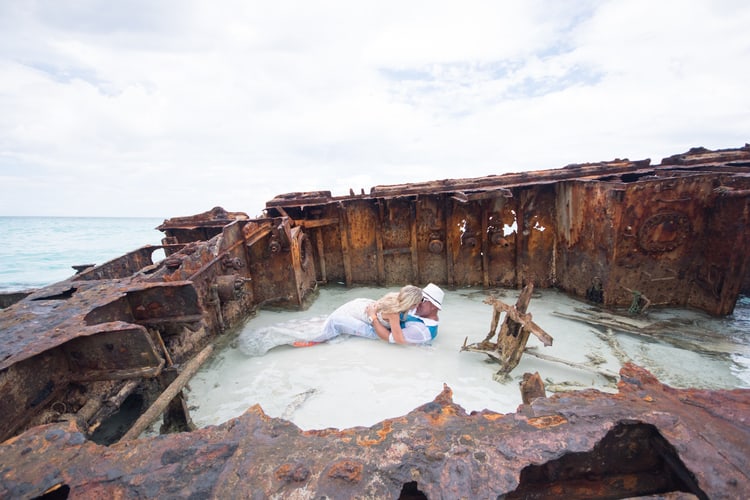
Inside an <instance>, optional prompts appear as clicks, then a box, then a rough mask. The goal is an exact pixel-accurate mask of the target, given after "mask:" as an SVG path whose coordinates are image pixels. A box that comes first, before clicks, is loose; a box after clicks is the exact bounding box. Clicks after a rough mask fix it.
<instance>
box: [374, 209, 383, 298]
mask: <svg viewBox="0 0 750 500" xmlns="http://www.w3.org/2000/svg"><path fill="white" fill-rule="evenodd" d="M384 203H385V200H383V199H379V200H378V201H377V202H376V203H375V205H376V210H377V212H376V215H375V218H376V228H375V245H376V246H377V252H376V254H375V259H376V264H377V267H378V285H381V286H382V285H383V284H385V262H384V261H383V218H384V217H385V207H384V206H383V204H384Z"/></svg>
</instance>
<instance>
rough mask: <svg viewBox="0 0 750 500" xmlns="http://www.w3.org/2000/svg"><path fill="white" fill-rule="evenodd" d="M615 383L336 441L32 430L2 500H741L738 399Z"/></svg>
mask: <svg viewBox="0 0 750 500" xmlns="http://www.w3.org/2000/svg"><path fill="white" fill-rule="evenodd" d="M621 377H622V382H621V383H620V384H619V388H620V392H619V393H618V394H614V395H610V394H604V393H599V392H597V391H593V390H589V391H581V392H576V393H571V394H568V395H565V396H555V397H552V398H549V399H545V398H539V399H536V400H535V401H534V402H533V403H532V404H531V405H522V406H521V407H519V410H518V412H517V413H511V414H506V415H500V414H496V413H492V412H489V411H482V412H474V413H472V414H466V412H465V411H464V410H463V409H462V408H461V407H459V406H457V405H456V404H454V403H453V401H452V395H451V391H450V389H448V388H445V390H444V391H443V393H441V394H440V395H439V396H438V397H437V398H436V399H435V400H434V401H433V402H430V403H427V404H425V405H423V406H421V407H419V408H416V409H415V410H413V411H411V412H410V413H408V414H407V415H405V416H403V417H400V418H395V419H391V420H385V421H383V422H380V423H378V424H376V425H373V426H372V427H369V428H364V427H356V428H351V429H344V430H340V431H339V430H335V429H328V430H320V431H307V432H303V431H301V430H300V429H299V428H297V427H296V426H294V425H293V424H291V423H289V422H287V421H284V420H280V419H274V418H269V417H268V416H266V415H265V414H264V413H263V412H262V410H261V409H260V408H259V407H257V406H255V407H252V408H250V409H248V411H247V412H246V413H245V414H244V415H242V416H241V417H238V418H235V419H232V420H230V421H229V422H227V423H225V424H222V425H219V426H215V427H209V428H205V429H200V430H197V431H194V432H192V433H182V434H172V435H168V436H163V437H158V438H151V439H141V440H136V441H130V442H123V443H120V444H115V445H112V446H110V447H104V446H98V445H95V444H93V443H90V442H88V441H87V440H86V439H85V437H84V436H83V434H81V433H80V432H77V430H76V429H75V427H74V426H73V425H64V424H57V425H50V426H45V427H38V428H35V429H33V430H31V431H29V432H27V433H25V434H23V435H21V436H19V437H17V438H14V439H12V440H10V441H8V442H6V443H5V444H4V445H3V446H2V447H0V463H2V464H4V465H3V467H2V470H1V471H0V496H3V497H14V498H16V497H32V496H34V495H39V494H41V493H43V492H44V491H46V490H48V489H50V488H53V487H55V486H60V487H66V488H69V493H70V496H71V497H76V498H84V497H85V498H144V497H145V498H156V497H158V498H176V497H182V498H187V497H193V498H198V497H200V498H238V497H241V498H246V497H251V498H270V497H274V496H278V497H279V498H322V497H326V498H398V497H399V495H400V494H401V492H402V490H403V489H404V487H405V485H411V487H412V488H416V489H418V490H419V491H421V492H422V493H424V494H425V495H426V496H427V498H497V497H498V496H499V495H503V494H507V495H509V496H508V498H529V497H530V496H531V495H532V493H536V494H537V495H539V494H541V496H532V497H533V498H548V497H550V496H551V495H554V492H559V494H560V495H562V496H563V497H566V498H581V497H583V494H584V493H586V494H587V495H588V496H589V497H590V498H604V497H608V496H609V497H610V498H611V497H613V496H616V495H621V496H624V495H627V496H639V495H648V494H657V493H665V492H668V491H679V490H681V491H686V492H690V493H693V494H695V495H697V496H698V497H699V498H711V499H722V498H727V499H729V498H732V499H734V498H748V496H750V477H748V473H747V468H746V461H747V457H748V456H749V454H750V427H749V426H748V421H747V419H748V418H749V417H748V416H749V415H750V391H746V390H745V391H740V390H736V391H697V390H676V389H672V388H669V387H666V386H664V385H661V384H660V383H659V382H658V381H657V380H656V379H654V378H653V377H652V376H651V375H650V374H649V373H647V372H645V371H643V370H641V369H639V368H637V367H635V366H632V365H629V366H626V367H625V368H623V370H622V372H621ZM8 464H13V466H8ZM413 483H416V484H413ZM545 492H546V493H545Z"/></svg>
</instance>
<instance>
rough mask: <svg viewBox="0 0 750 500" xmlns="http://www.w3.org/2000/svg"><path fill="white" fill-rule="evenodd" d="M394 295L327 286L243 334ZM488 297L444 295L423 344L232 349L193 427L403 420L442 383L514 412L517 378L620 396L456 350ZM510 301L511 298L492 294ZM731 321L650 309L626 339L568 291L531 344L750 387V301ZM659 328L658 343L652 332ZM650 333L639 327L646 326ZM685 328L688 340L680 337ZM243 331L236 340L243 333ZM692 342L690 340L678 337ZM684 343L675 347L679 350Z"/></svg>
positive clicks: (683, 382) (358, 342) (676, 379)
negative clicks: (501, 377) (507, 370)
mask: <svg viewBox="0 0 750 500" xmlns="http://www.w3.org/2000/svg"><path fill="white" fill-rule="evenodd" d="M393 290H396V288H388V289H386V288H354V289H346V288H344V287H338V286H333V287H326V288H324V289H322V290H321V291H320V296H319V297H318V298H317V299H316V301H315V303H314V304H313V305H312V306H311V308H310V309H308V310H306V311H302V312H274V311H262V312H260V313H259V314H258V315H257V316H256V317H255V318H253V319H252V320H250V321H248V323H247V324H246V325H245V330H253V329H258V328H261V327H264V326H266V325H271V324H276V323H282V322H288V321H290V320H293V321H299V322H300V323H302V324H304V322H305V321H307V320H308V319H310V318H313V317H316V316H317V317H319V316H320V315H322V314H327V313H329V312H331V311H332V310H334V309H335V308H336V307H337V306H338V305H340V304H342V303H344V302H346V301H348V300H350V299H352V298H356V297H369V298H377V297H379V296H380V295H382V294H383V293H385V292H387V291H393ZM488 293H489V292H487V291H484V290H476V289H464V290H458V291H452V292H447V293H446V298H445V301H444V310H443V311H442V313H441V314H440V319H441V322H440V329H439V334H438V337H437V338H436V339H435V341H434V342H433V344H432V345H429V346H401V345H391V344H387V343H385V342H382V341H375V340H368V339H361V338H354V337H346V338H340V339H336V340H334V341H332V342H329V343H326V344H320V345H316V346H312V347H304V348H299V347H288V346H282V347H277V348H275V349H272V350H271V351H269V352H268V353H267V354H265V355H263V356H260V357H249V356H247V355H245V354H243V352H242V351H241V350H240V349H238V348H237V345H238V343H237V342H236V341H235V342H231V343H230V344H229V345H228V346H227V347H226V348H225V349H224V350H222V351H220V352H218V353H217V354H216V355H215V356H214V357H213V359H212V360H211V361H210V362H208V363H207V364H206V365H204V367H203V368H202V369H201V371H200V372H199V373H198V374H197V375H196V376H195V377H194V378H193V379H192V380H191V382H190V384H189V387H188V389H187V391H186V393H187V395H188V404H189V406H190V408H191V416H192V418H193V421H194V422H195V423H196V425H198V426H199V427H203V426H206V425H213V424H218V423H222V422H224V421H226V420H228V419H230V418H233V417H235V416H238V415H240V414H242V413H243V412H244V411H245V410H246V409H247V408H248V407H250V406H252V405H254V404H256V403H257V404H260V405H261V407H262V408H263V410H264V411H265V412H266V413H267V414H269V415H270V416H273V417H283V418H286V419H288V420H291V421H292V422H294V423H295V424H296V425H298V426H299V427H301V428H302V429H323V428H328V427H335V428H340V429H343V428H348V427H354V426H370V425H373V424H375V423H377V422H379V421H381V420H383V419H386V418H391V417H397V416H400V415H403V414H405V413H407V412H409V411H410V410H412V409H414V408H415V407H417V406H419V405H422V404H424V403H426V402H429V401H432V400H433V399H434V398H435V396H436V395H437V394H438V393H439V392H440V391H441V390H442V388H443V384H447V385H448V386H449V387H450V388H451V389H452V390H453V394H454V400H455V402H456V403H458V404H459V405H461V406H462V407H464V408H465V409H466V410H467V411H469V412H470V411H473V410H482V409H485V408H487V409H491V410H494V411H497V412H500V413H508V412H513V411H515V410H516V408H517V407H518V405H519V404H520V403H521V395H520V391H519V388H518V381H519V380H520V379H521V377H522V375H523V374H524V372H532V373H533V372H539V374H540V375H541V376H542V378H543V379H544V380H545V384H546V385H547V391H548V395H550V394H551V393H552V392H553V391H561V390H571V389H581V388H588V387H593V388H596V389H599V390H601V391H607V392H613V391H615V390H616V389H615V387H614V384H613V383H612V382H611V381H609V380H608V379H607V378H605V377H603V376H601V375H599V374H597V373H595V372H594V371H590V370H581V369H576V368H571V367H569V366H566V365H564V364H561V363H556V362H551V361H545V360H541V359H537V358H534V357H532V356H529V355H524V357H523V358H522V360H521V363H520V364H519V365H518V367H516V369H515V370H514V371H513V372H512V373H511V378H512V379H511V380H509V381H506V382H505V383H499V382H496V381H495V380H494V379H493V374H494V373H495V372H496V371H497V369H498V366H499V365H497V364H496V363H493V362H489V361H488V359H489V358H488V357H487V356H486V355H484V354H480V353H472V352H460V347H461V346H462V345H463V343H464V339H466V338H468V342H469V343H472V342H479V341H481V340H482V339H483V338H484V337H485V335H486V334H487V333H488V332H489V326H490V321H491V319H492V309H491V307H490V306H488V305H486V304H484V303H483V302H482V301H483V299H484V298H485V297H486V296H487V294H488ZM494 293H495V294H496V295H498V296H501V300H503V301H504V302H506V303H508V304H514V303H515V301H516V299H517V297H518V291H516V290H496V291H494ZM743 300H745V302H743V303H742V304H741V306H742V307H741V308H739V307H738V310H737V311H736V315H737V317H736V318H735V317H731V318H725V319H713V318H710V317H708V316H706V315H703V314H701V313H697V312H694V311H684V310H651V311H649V312H648V314H647V315H646V316H645V317H642V318H629V317H627V316H625V317H623V318H622V319H623V320H626V321H631V322H632V323H633V324H634V325H635V326H634V327H633V328H628V329H631V330H633V331H631V332H625V331H619V330H614V329H611V328H610V329H607V328H604V327H601V326H593V325H590V324H586V323H584V322H581V321H577V320H570V319H566V318H563V317H561V316H560V315H559V313H562V314H577V315H580V314H581V311H582V310H588V311H594V309H593V308H592V307H591V306H590V305H588V304H585V303H583V302H580V301H576V300H573V299H571V298H569V297H567V296H566V295H564V294H561V293H558V292H555V291H550V290H543V291H539V292H535V294H534V298H533V299H532V300H531V303H530V306H529V312H531V313H532V314H533V317H534V321H535V322H536V323H537V324H539V325H540V326H541V327H542V328H544V329H545V330H546V331H547V332H548V333H549V334H550V335H551V336H552V337H554V343H553V345H552V346H551V347H544V346H543V345H542V343H541V342H540V341H539V340H537V339H536V338H535V337H533V336H532V337H530V339H529V342H528V346H529V347H536V349H537V350H538V351H539V352H541V353H543V354H546V355H549V356H554V357H557V358H561V359H564V360H567V361H571V362H575V363H582V364H586V365H587V366H589V367H590V368H591V369H592V370H599V371H609V372H613V373H617V372H618V370H619V368H620V366H621V364H622V362H623V361H624V360H625V359H629V360H632V361H634V362H636V363H638V364H639V365H641V366H644V367H646V368H647V369H649V370H651V371H652V372H653V373H654V374H655V375H656V376H658V377H659V379H660V380H662V381H663V382H665V383H667V384H669V385H672V386H674V387H702V388H735V387H750V368H748V367H749V366H750V339H748V338H747V335H746V333H747V332H746V327H747V325H748V322H747V320H748V311H750V304H747V303H746V302H747V301H746V299H743ZM654 323H657V324H658V325H660V327H659V332H661V333H660V334H659V335H658V336H657V337H648V336H644V335H642V334H639V333H638V331H639V329H640V331H647V330H648V328H649V325H651V324H654ZM644 329H645V330H644ZM685 332H687V333H685ZM248 334H251V333H249V332H247V331H246V332H245V333H239V335H248ZM685 339H687V340H688V341H687V342H684V341H685ZM676 344H680V345H676Z"/></svg>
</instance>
